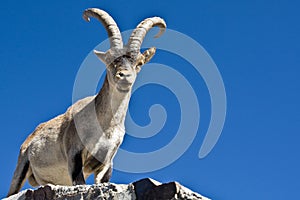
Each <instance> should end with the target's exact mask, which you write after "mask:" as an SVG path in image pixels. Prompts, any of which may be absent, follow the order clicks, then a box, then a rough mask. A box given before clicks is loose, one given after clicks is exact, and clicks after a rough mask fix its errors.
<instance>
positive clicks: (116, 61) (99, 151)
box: [8, 8, 166, 196]
mask: <svg viewBox="0 0 300 200" xmlns="http://www.w3.org/2000/svg"><path fill="white" fill-rule="evenodd" d="M83 17H84V18H85V19H86V20H87V21H89V17H95V18H97V19H98V20H99V21H100V22H101V23H102V24H103V25H104V27H105V29H106V31H107V32H108V35H109V37H110V45H111V48H110V49H109V50H108V51H107V52H99V51H95V54H96V55H97V56H98V57H99V58H100V59H101V60H102V62H104V63H105V65H106V68H107V74H106V77H105V81H104V83H103V86H102V88H101V90H100V91H99V93H98V94H97V95H95V96H92V97H87V98H85V99H82V100H79V101H78V102H77V103H75V104H73V105H72V106H71V107H70V108H68V110H67V111H66V113H64V114H62V115H59V116H57V117H56V118H54V119H52V120H50V121H48V122H45V123H42V124H40V125H39V126H38V127H37V128H36V129H35V131H34V132H33V133H32V134H31V135H30V136H29V137H28V138H27V139H26V140H25V142H24V143H23V144H22V146H21V149H20V154H19V158H18V164H17V167H16V170H15V172H14V176H13V180H12V183H11V186H10V190H9V193H8V196H10V195H12V194H15V193H17V192H18V191H19V190H20V189H21V187H22V186H23V184H24V182H25V180H26V179H28V182H29V183H30V184H31V185H32V186H38V185H45V184H48V183H51V184H57V185H78V184H85V179H86V178H87V177H88V176H89V175H90V174H92V173H94V176H95V183H101V182H107V181H109V179H110V176H111V172H112V159H113V157H114V155H115V153H116V151H117V149H118V147H119V146H120V144H121V142H122V140H123V137H124V134H125V127H124V121H125V116H126V112H127V109H128V104H129V100H130V96H131V88H132V85H133V83H134V81H135V79H136V76H137V74H138V72H139V71H140V68H141V66H142V65H144V64H145V63H147V62H148V61H149V60H150V59H151V58H152V56H153V55H154V54H155V48H150V49H148V50H146V51H145V52H144V53H140V47H141V43H142V41H143V39H144V37H145V35H146V33H147V32H148V31H149V30H150V29H151V28H152V27H154V26H158V27H160V28H161V29H160V33H159V35H160V34H162V33H163V31H164V30H165V28H166V24H165V22H164V20H163V19H161V18H159V17H152V18H147V19H145V20H144V21H142V22H141V23H140V24H139V25H138V26H137V27H136V29H135V30H134V31H133V33H132V35H131V36H130V38H129V41H128V43H127V45H126V46H123V41H122V37H121V33H120V31H119V29H118V27H117V25H116V23H115V21H114V20H113V19H112V18H111V17H110V16H109V15H108V14H107V13H106V12H105V11H102V10H99V9H96V8H91V9H87V10H86V11H85V12H84V14H83ZM159 35H158V36H159ZM92 113H94V115H93V114H92Z"/></svg>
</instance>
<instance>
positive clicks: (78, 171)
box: [68, 152, 85, 185]
mask: <svg viewBox="0 0 300 200" xmlns="http://www.w3.org/2000/svg"><path fill="white" fill-rule="evenodd" d="M68 165H69V173H70V176H71V179H72V184H73V185H84V184H85V180H84V176H83V172H82V156H81V152H77V153H76V154H75V155H71V156H70V158H69V160H68Z"/></svg>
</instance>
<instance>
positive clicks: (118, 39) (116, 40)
mask: <svg viewBox="0 0 300 200" xmlns="http://www.w3.org/2000/svg"><path fill="white" fill-rule="evenodd" d="M82 17H83V19H85V20H86V21H87V22H89V21H90V17H94V18H96V19H97V20H99V21H100V22H101V23H102V25H103V26H104V27H105V29H106V31H107V33H108V37H109V41H110V48H122V47H123V41H122V36H121V33H120V30H119V28H118V26H117V24H116V22H115V20H114V19H113V18H112V17H111V16H110V15H109V14H108V13H107V12H105V11H103V10H100V9H98V8H89V9H86V10H85V11H84V12H83V16H82Z"/></svg>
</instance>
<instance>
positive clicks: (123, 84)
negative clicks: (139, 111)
mask: <svg viewBox="0 0 300 200" xmlns="http://www.w3.org/2000/svg"><path fill="white" fill-rule="evenodd" d="M131 85H132V84H131V83H129V82H127V81H119V82H118V85H117V90H118V91H119V92H129V91H130V89H131Z"/></svg>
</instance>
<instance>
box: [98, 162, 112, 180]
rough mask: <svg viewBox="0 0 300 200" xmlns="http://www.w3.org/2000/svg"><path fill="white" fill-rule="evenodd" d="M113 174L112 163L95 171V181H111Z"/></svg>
mask: <svg viewBox="0 0 300 200" xmlns="http://www.w3.org/2000/svg"><path fill="white" fill-rule="evenodd" d="M111 174H112V165H111V164H108V165H105V166H104V167H103V168H101V169H98V170H96V171H95V172H94V177H95V183H96V184H99V183H106V182H109V180H110V177H111Z"/></svg>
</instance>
